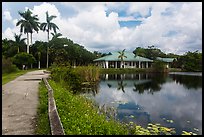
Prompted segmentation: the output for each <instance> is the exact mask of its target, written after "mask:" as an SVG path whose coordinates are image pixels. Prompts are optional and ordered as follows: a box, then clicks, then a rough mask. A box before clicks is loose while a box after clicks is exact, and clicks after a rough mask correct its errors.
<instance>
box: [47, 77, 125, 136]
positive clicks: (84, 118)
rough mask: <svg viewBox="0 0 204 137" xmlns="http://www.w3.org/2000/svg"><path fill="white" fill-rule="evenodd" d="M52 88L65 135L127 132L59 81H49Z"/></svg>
mask: <svg viewBox="0 0 204 137" xmlns="http://www.w3.org/2000/svg"><path fill="white" fill-rule="evenodd" d="M49 84H50V85H51V87H52V88H53V90H54V98H55V101H56V105H57V110H58V113H59V116H60V119H61V122H62V124H63V127H64V131H65V134H66V135H80V134H82V135H117V134H128V130H127V129H126V128H124V126H123V125H122V124H120V123H118V122H116V121H114V120H110V121H107V120H106V116H105V115H99V114H98V112H97V109H96V108H95V107H94V105H93V103H92V102H91V101H89V100H87V99H85V98H84V97H82V96H79V95H74V94H72V93H71V92H70V91H68V90H67V89H65V88H63V87H62V86H61V85H60V84H59V83H55V82H54V81H49Z"/></svg>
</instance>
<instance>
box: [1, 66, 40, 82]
mask: <svg viewBox="0 0 204 137" xmlns="http://www.w3.org/2000/svg"><path fill="white" fill-rule="evenodd" d="M34 70H36V69H29V70H18V71H16V72H12V73H4V74H2V85H4V84H6V83H8V82H10V81H12V80H14V79H15V78H17V77H19V76H21V75H23V74H25V73H27V72H30V71H34Z"/></svg>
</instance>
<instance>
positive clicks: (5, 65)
mask: <svg viewBox="0 0 204 137" xmlns="http://www.w3.org/2000/svg"><path fill="white" fill-rule="evenodd" d="M16 71H18V68H17V67H16V65H14V64H13V63H12V61H11V59H10V58H8V59H5V58H4V57H3V58H2V73H11V72H16Z"/></svg>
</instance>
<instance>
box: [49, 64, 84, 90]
mask: <svg viewBox="0 0 204 137" xmlns="http://www.w3.org/2000/svg"><path fill="white" fill-rule="evenodd" d="M51 78H52V79H53V80H54V81H56V82H60V83H61V84H63V85H64V86H65V87H69V88H71V89H72V90H73V91H77V90H79V89H80V88H81V83H82V80H81V78H80V76H79V75H78V74H77V73H76V72H75V71H73V68H71V67H69V66H60V67H54V68H52V69H51Z"/></svg>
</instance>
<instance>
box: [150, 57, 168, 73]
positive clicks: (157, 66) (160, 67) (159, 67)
mask: <svg viewBox="0 0 204 137" xmlns="http://www.w3.org/2000/svg"><path fill="white" fill-rule="evenodd" d="M165 66H166V65H165V63H164V62H162V61H158V60H155V61H154V62H153V64H152V71H153V72H166V67H165Z"/></svg>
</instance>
